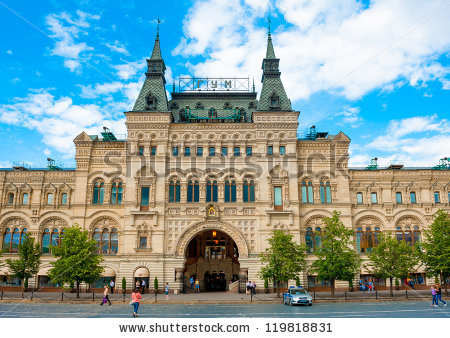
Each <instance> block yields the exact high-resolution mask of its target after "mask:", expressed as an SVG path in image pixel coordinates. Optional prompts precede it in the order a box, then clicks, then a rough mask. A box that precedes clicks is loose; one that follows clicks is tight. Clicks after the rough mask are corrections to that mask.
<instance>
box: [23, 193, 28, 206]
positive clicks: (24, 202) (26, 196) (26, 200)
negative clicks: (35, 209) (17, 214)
mask: <svg viewBox="0 0 450 338" xmlns="http://www.w3.org/2000/svg"><path fill="white" fill-rule="evenodd" d="M22 204H23V205H28V194H23V196H22Z"/></svg>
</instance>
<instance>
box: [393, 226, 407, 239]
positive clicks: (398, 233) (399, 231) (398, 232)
mask: <svg viewBox="0 0 450 338" xmlns="http://www.w3.org/2000/svg"><path fill="white" fill-rule="evenodd" d="M395 238H397V241H399V242H401V241H404V240H405V238H404V236H403V231H402V228H400V227H397V230H396V231H395Z"/></svg>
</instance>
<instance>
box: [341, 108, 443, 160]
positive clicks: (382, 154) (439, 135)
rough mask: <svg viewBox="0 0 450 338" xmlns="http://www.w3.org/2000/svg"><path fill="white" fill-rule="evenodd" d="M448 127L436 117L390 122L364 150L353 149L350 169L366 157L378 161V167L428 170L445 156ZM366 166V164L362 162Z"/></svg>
mask: <svg viewBox="0 0 450 338" xmlns="http://www.w3.org/2000/svg"><path fill="white" fill-rule="evenodd" d="M449 130H450V124H449V121H448V120H446V119H439V118H438V116H437V115H432V116H417V117H411V118H405V119H402V120H392V121H390V122H389V125H388V127H387V128H386V130H385V132H384V133H383V134H382V135H379V136H377V137H376V138H375V139H374V140H373V141H372V142H370V143H368V144H367V145H365V146H357V145H356V147H357V150H358V151H357V153H358V154H357V155H355V156H354V157H355V158H354V159H351V160H350V163H351V164H352V165H356V164H358V165H359V164H361V163H360V162H361V160H362V159H368V158H369V156H368V155H364V154H363V153H370V154H373V155H374V156H377V157H378V158H379V163H380V165H385V166H387V165H389V164H390V162H391V161H394V160H401V161H402V162H403V163H404V164H405V166H430V164H432V163H437V162H438V160H439V159H440V158H443V157H445V156H448V149H450V131H449ZM366 163H367V162H366Z"/></svg>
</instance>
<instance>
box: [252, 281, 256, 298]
mask: <svg viewBox="0 0 450 338" xmlns="http://www.w3.org/2000/svg"><path fill="white" fill-rule="evenodd" d="M252 292H253V294H254V295H256V283H255V281H253V282H252Z"/></svg>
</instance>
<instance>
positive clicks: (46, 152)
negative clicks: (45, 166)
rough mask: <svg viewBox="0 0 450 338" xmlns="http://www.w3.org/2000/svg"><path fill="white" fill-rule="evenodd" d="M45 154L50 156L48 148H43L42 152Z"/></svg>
mask: <svg viewBox="0 0 450 338" xmlns="http://www.w3.org/2000/svg"><path fill="white" fill-rule="evenodd" d="M42 153H43V154H44V155H45V156H50V155H51V154H52V152H51V151H50V149H48V148H45V149H44V151H43V152H42Z"/></svg>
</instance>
